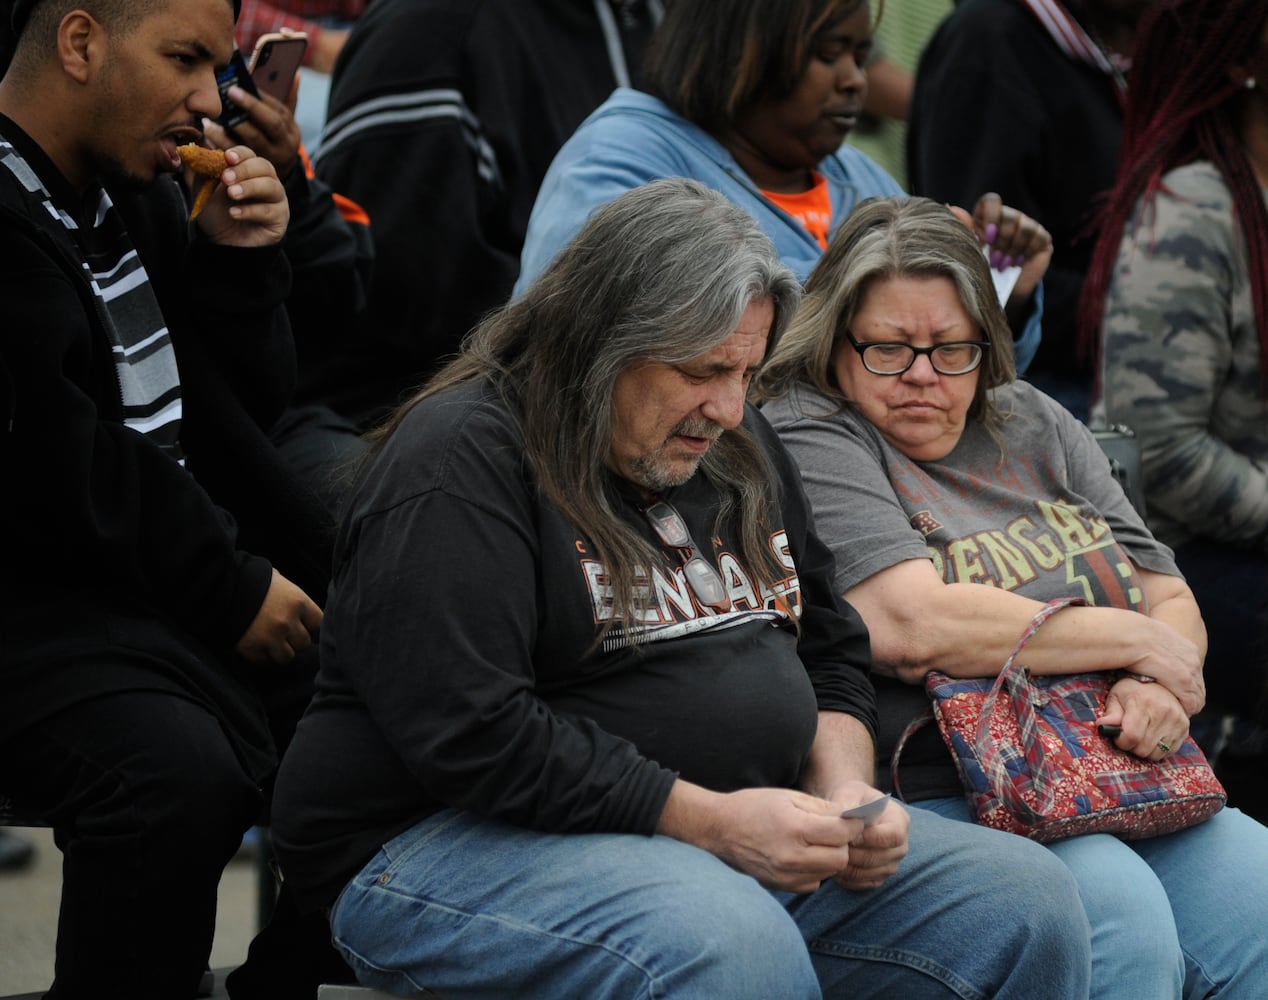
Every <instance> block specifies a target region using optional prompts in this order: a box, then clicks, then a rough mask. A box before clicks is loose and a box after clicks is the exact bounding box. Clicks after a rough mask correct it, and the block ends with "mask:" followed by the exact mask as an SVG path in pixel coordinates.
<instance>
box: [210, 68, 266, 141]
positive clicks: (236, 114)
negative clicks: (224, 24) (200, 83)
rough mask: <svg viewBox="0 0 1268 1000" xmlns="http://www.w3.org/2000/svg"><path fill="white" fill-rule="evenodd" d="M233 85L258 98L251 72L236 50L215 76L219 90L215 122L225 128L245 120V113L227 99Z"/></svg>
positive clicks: (258, 93)
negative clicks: (218, 108)
mask: <svg viewBox="0 0 1268 1000" xmlns="http://www.w3.org/2000/svg"><path fill="white" fill-rule="evenodd" d="M235 84H236V85H237V86H239V87H241V88H242V89H243V90H245V91H246V92H247V93H248V94H250V95H251V96H252V97H259V96H260V92H259V91H258V90H257V89H256V87H255V84H254V83H253V82H252V80H251V71H250V70H248V69H247V62H246V60H245V59H243V58H242V53H241V52H239V51H238V50H237V49H234V50H233V55H232V56H230V57H229V64H228V65H227V66H225V68H224V69H222V70H221V71H220V72H219V73H218V74H216V85H217V86H218V87H219V88H220V117H218V118H217V119H216V121H217V122H219V123H220V124H221V125H223V126H224V127H225V128H233V126H235V125H237V124H239V123H240V122H244V121H246V118H247V113H246V112H245V111H243V110H242V109H241V108H240V107H238V106H237V105H236V104H234V103H233V101H231V100H230V99H229V88H230V87H232V86H234V85H235Z"/></svg>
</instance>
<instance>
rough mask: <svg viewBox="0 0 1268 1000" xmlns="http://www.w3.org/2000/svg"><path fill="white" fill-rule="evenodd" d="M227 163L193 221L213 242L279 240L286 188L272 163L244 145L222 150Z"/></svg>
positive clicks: (283, 223) (262, 244)
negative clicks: (209, 198)
mask: <svg viewBox="0 0 1268 1000" xmlns="http://www.w3.org/2000/svg"><path fill="white" fill-rule="evenodd" d="M225 161H226V162H227V163H228V164H229V165H228V166H227V167H226V168H225V171H224V173H222V174H221V175H220V187H218V188H216V191H215V193H214V194H213V195H212V196H211V201H209V202H208V203H207V207H206V208H205V209H203V212H202V214H201V215H200V216H198V220H197V223H196V224H197V225H198V226H199V227H200V228H201V229H202V231H203V232H204V233H205V234H206V235H207V238H208V239H210V240H211V241H212V242H213V243H219V244H222V245H223V246H237V247H266V246H272V245H273V244H274V243H278V242H280V241H281V239H282V237H283V236H284V235H286V226H287V223H289V222H290V217H291V212H290V205H289V204H287V201H286V189H285V188H283V187H282V182H281V181H280V180H278V179H277V171H276V170H275V169H273V164H271V163H270V162H269V161H268V160H266V159H265V158H264V157H262V156H256V155H255V153H254V152H253V151H252V150H250V149H248V148H247V147H246V146H233V147H231V148H230V149H227V150H225Z"/></svg>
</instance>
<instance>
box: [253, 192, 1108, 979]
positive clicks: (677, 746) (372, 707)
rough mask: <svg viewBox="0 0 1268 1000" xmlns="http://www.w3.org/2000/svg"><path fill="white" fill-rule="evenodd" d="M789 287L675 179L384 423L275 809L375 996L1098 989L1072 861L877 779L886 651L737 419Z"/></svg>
mask: <svg viewBox="0 0 1268 1000" xmlns="http://www.w3.org/2000/svg"><path fill="white" fill-rule="evenodd" d="M799 294H800V287H799V285H798V283H797V280H796V278H795V277H794V276H793V274H792V272H791V271H790V270H788V269H787V268H786V267H784V266H783V265H782V264H781V263H780V262H779V258H778V257H777V255H776V253H775V250H774V247H773V246H772V245H771V242H770V240H769V239H768V238H767V237H766V236H765V235H764V234H763V233H762V231H761V229H760V228H759V227H758V225H757V223H756V222H754V221H753V219H752V217H751V216H749V215H748V213H747V212H746V211H744V210H743V209H741V208H739V207H737V206H736V205H734V204H733V203H732V202H731V201H729V200H728V199H727V198H726V197H725V196H723V195H721V194H719V193H718V192H716V191H712V190H710V189H709V188H706V187H705V186H704V185H702V184H700V183H698V182H696V181H692V180H686V179H670V180H661V181H657V182H654V183H652V184H648V185H645V186H643V187H639V188H636V189H633V190H631V191H628V192H625V193H624V194H622V195H621V196H619V197H618V198H616V199H615V200H613V201H612V202H610V203H608V204H607V205H605V206H603V207H602V208H601V209H599V210H598V211H597V212H596V213H595V214H594V216H592V218H591V220H590V222H589V223H587V225H586V226H585V227H583V229H582V230H581V232H580V233H579V234H578V235H577V237H576V239H575V240H574V242H573V243H572V244H570V245H569V246H568V247H567V248H565V249H564V250H563V251H562V252H561V253H560V254H559V256H557V257H556V259H555V261H554V263H553V264H552V265H551V266H550V267H548V268H547V270H546V271H545V272H544V273H543V275H542V276H541V277H540V278H539V279H538V281H536V282H535V283H534V284H533V285H532V286H531V287H530V288H529V289H528V290H527V291H526V292H525V294H524V295H523V296H520V297H519V298H517V299H516V300H515V301H513V302H512V303H511V304H510V305H508V306H507V307H506V308H505V309H503V310H501V311H500V312H498V313H496V314H495V315H494V316H492V317H491V318H490V319H489V320H487V321H486V322H485V323H483V324H482V325H481V326H480V328H479V329H478V330H477V332H476V334H475V335H474V336H473V338H472V340H471V341H469V343H468V345H467V347H466V349H465V351H464V353H463V354H462V355H460V356H459V358H458V359H457V360H456V361H455V362H453V364H452V365H450V366H449V367H447V368H445V369H444V370H443V371H442V372H441V373H440V374H439V375H438V376H437V377H436V379H435V380H434V381H433V382H431V383H430V384H429V385H428V386H427V387H426V388H425V389H424V390H422V392H420V393H419V394H417V395H416V396H415V398H414V399H413V400H411V402H410V403H409V404H407V405H406V406H405V407H403V408H402V409H401V410H400V411H399V412H398V414H397V415H396V417H395V418H394V420H393V421H392V422H391V423H390V424H389V425H387V427H386V428H385V430H384V431H383V432H382V435H381V436H380V437H379V443H380V446H379V448H378V450H377V451H376V452H375V453H374V454H373V455H372V456H371V458H370V459H369V461H368V463H367V465H366V466H365V467H364V470H363V472H362V474H361V477H360V479H359V481H358V483H357V485H356V486H355V487H354V490H353V493H352V496H351V498H350V500H349V504H348V509H347V513H346V515H345V518H344V521H343V523H342V525H341V528H340V533H339V536H338V539H337V541H336V561H335V570H334V579H333V583H332V586H331V592H330V600H329V603H328V607H327V618H326V622H325V625H324V627H323V630H322V658H321V660H322V662H321V668H320V672H319V675H318V693H317V695H316V697H315V698H314V700H313V702H312V704H311V705H310V707H309V710H308V712H307V713H306V714H305V716H304V718H303V720H301V722H300V725H299V728H298V729H297V731H296V734H295V739H294V741H293V742H292V744H291V747H290V749H289V751H288V752H287V755H286V757H285V759H284V760H283V763H282V767H281V770H280V772H279V775H278V782H277V788H276V792H275V798H274V805H273V809H274V811H273V824H274V836H275V844H276V846H277V852H278V859H279V862H280V864H281V869H282V873H283V875H284V877H285V881H286V884H287V885H289V886H291V887H292V889H293V890H294V891H295V892H296V893H297V895H298V897H299V898H300V900H301V902H303V903H306V904H307V905H308V906H310V907H311V908H312V909H313V910H314V911H318V912H321V911H325V912H327V913H329V916H330V924H331V928H332V931H333V937H334V940H335V942H336V945H337V946H338V948H339V949H340V951H341V952H342V953H343V955H344V957H345V958H346V959H347V960H348V962H349V964H350V965H351V966H352V967H353V970H354V971H355V972H356V974H357V977H358V979H359V980H360V981H362V982H364V983H366V984H368V985H372V986H375V987H377V988H380V989H385V990H387V991H389V992H391V993H393V994H396V995H401V996H408V995H417V994H419V993H420V991H421V988H422V987H424V986H425V987H426V988H427V989H429V990H432V991H435V992H437V993H439V994H440V995H442V996H503V997H516V998H520V1000H531V998H542V1000H546V998H551V1000H556V998H561V997H585V998H587V1000H608V998H611V1000H617V998H620V1000H625V998H629V997H640V996H657V997H665V998H687V997H690V998H710V1000H712V998H719V997H725V998H727V1000H746V998H761V1000H768V998H771V997H780V998H789V1000H802V998H807V1000H808V998H811V997H814V998H819V997H823V996H826V997H829V998H834V1000H835V998H844V997H847V996H848V997H867V996H917V995H930V996H931V995H933V994H934V993H935V992H936V993H937V995H939V996H952V995H958V996H965V997H967V996H979V997H980V996H992V997H1000V998H1006V997H1010V996H1011V997H1023V996H1024V997H1032V996H1038V995H1051V996H1079V995H1086V991H1087V977H1088V969H1089V962H1090V959H1089V951H1088V949H1089V941H1088V932H1087V923H1086V919H1085V918H1084V917H1083V916H1082V914H1081V913H1080V912H1079V904H1078V901H1077V896H1076V890H1075V889H1074V886H1073V883H1072V880H1071V879H1070V877H1069V874H1068V872H1066V871H1065V869H1064V867H1063V866H1062V865H1061V864H1060V862H1058V861H1056V860H1055V859H1053V860H1051V861H1050V860H1048V855H1049V853H1050V852H1047V851H1046V850H1045V849H1044V848H1043V847H1042V846H1040V845H1038V844H1035V843H1032V842H1030V841H1027V840H1025V839H1024V838H1021V837H1015V836H1010V835H1008V834H1001V833H999V832H998V831H993V830H987V829H985V828H972V829H970V830H969V831H968V832H966V831H965V829H963V826H964V825H963V824H958V826H957V828H956V829H955V830H954V831H952V825H951V823H950V821H946V820H943V819H942V818H941V817H938V816H935V815H934V814H933V813H930V812H928V811H921V810H913V811H912V813H911V814H910V815H909V813H908V811H907V810H905V809H903V808H902V807H901V806H899V805H898V804H897V803H894V802H892V801H888V800H886V799H885V798H884V797H883V796H882V795H881V794H880V792H878V791H877V790H876V788H875V785H874V782H875V775H874V773H873V771H874V746H873V741H874V735H875V728H876V714H875V693H874V691H873V688H872V685H871V681H870V679H869V677H868V668H869V654H868V639H867V632H866V629H865V628H864V625H863V623H862V621H861V620H860V619H859V617H858V615H857V614H856V613H855V612H854V611H853V609H851V608H849V607H847V606H845V605H843V604H842V603H841V602H840V601H839V599H838V598H837V597H836V595H835V587H834V584H833V568H832V559H831V557H830V556H829V555H828V553H827V551H826V549H825V548H824V546H823V544H822V542H820V541H819V540H818V538H817V537H816V535H815V533H814V531H813V526H812V523H811V512H810V507H809V504H808V503H807V502H806V499H805V494H804V492H803V490H802V487H801V481H800V478H799V476H798V474H797V469H796V467H795V466H794V464H793V463H792V461H791V459H790V457H789V455H788V454H787V452H786V451H785V450H784V449H783V447H782V446H781V445H780V444H779V441H778V438H777V437H776V436H775V434H774V431H773V430H772V428H771V427H770V425H769V424H768V423H766V421H765V420H764V418H763V417H762V416H761V414H760V413H758V411H757V410H756V409H755V408H754V407H752V406H750V405H747V404H746V403H745V391H746V389H747V388H748V386H749V383H750V380H751V379H752V377H753V375H754V374H755V372H756V371H757V370H758V369H759V368H760V366H761V365H762V363H763V362H764V360H765V358H766V355H767V354H768V352H769V351H770V350H772V349H773V348H774V346H775V344H776V342H777V341H778V339H779V336H780V334H781V332H782V330H783V329H784V327H785V325H786V324H787V323H788V321H789V318H790V315H791V313H792V312H793V310H794V308H795V306H796V302H797V299H798V296H799ZM863 804H868V805H871V806H873V807H875V808H876V809H877V813H876V815H875V816H874V817H873V822H872V823H871V825H866V824H865V823H864V821H862V820H860V819H858V818H844V817H843V816H842V815H841V813H842V811H843V810H845V809H849V808H853V807H856V806H859V805H863ZM1014 866H1015V867H1014ZM1017 871H1025V872H1027V875H1028V879H1027V881H1028V882H1030V883H1032V884H1040V885H1042V886H1043V887H1044V889H1043V892H1042V893H1026V894H1024V895H1019V894H1017V893H1016V892H1015V891H1014V889H1013V888H1012V886H1013V883H1015V881H1016V875H1015V873H1016V872H1017ZM970 936H971V937H972V939H973V941H974V945H975V946H974V948H971V949H966V948H964V947H963V942H964V940H966V939H967V938H969V937H970Z"/></svg>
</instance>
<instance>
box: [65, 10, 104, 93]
mask: <svg viewBox="0 0 1268 1000" xmlns="http://www.w3.org/2000/svg"><path fill="white" fill-rule="evenodd" d="M105 38H106V33H105V29H104V28H102V26H101V24H100V23H99V22H98V21H97V19H96V18H94V17H93V16H92V15H91V14H89V13H88V12H87V11H84V10H72V11H71V12H70V13H68V14H67V15H66V16H65V17H63V18H62V22H61V24H59V25H58V26H57V58H58V61H59V62H60V63H61V66H62V70H63V72H65V73H66V75H67V76H69V77H70V78H71V79H72V80H74V81H75V82H76V83H87V82H88V80H89V79H90V78H91V76H92V74H93V73H94V71H95V70H96V69H97V68H98V67H99V66H100V64H101V61H102V59H103V57H104V44H105Z"/></svg>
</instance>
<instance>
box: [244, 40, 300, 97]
mask: <svg viewBox="0 0 1268 1000" xmlns="http://www.w3.org/2000/svg"><path fill="white" fill-rule="evenodd" d="M306 48H308V36H307V35H306V34H304V33H303V32H302V31H295V32H288V33H285V34H283V33H282V32H280V31H273V32H270V33H269V34H267V35H261V36H260V40H259V41H258V42H256V43H255V51H254V52H252V53H251V79H252V80H253V81H254V82H255V86H256V89H257V90H258V91H259V92H260V93H262V94H272V95H273V96H274V97H276V98H277V99H278V100H279V101H282V102H283V103H285V101H286V96H287V95H288V94H289V93H290V92H291V81H292V80H294V79H295V74H296V73H297V72H298V71H299V64H300V62H301V61H302V60H303V58H304V50H305V49H306Z"/></svg>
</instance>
